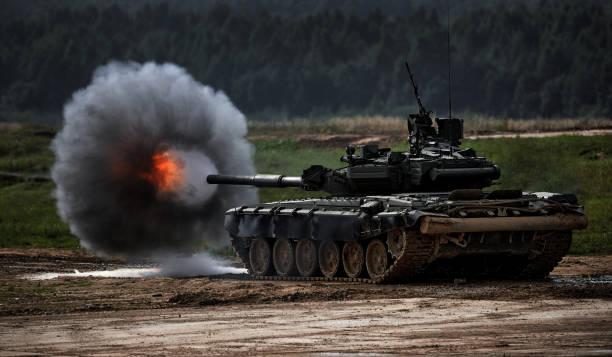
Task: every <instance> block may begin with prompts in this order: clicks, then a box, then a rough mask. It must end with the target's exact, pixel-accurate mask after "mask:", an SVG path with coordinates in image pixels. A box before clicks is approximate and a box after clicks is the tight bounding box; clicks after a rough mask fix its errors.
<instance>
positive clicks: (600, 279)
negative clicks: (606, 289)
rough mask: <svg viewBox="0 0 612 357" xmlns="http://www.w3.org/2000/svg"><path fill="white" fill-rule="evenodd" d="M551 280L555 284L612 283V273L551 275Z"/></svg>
mask: <svg viewBox="0 0 612 357" xmlns="http://www.w3.org/2000/svg"><path fill="white" fill-rule="evenodd" d="M550 281H552V282H553V283H554V284H563V285H584V284H612V275H598V276H588V275H587V276H580V275H551V276H550Z"/></svg>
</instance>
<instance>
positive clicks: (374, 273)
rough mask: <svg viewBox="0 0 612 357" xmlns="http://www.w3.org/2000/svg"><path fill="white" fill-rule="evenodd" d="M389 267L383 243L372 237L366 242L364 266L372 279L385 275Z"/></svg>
mask: <svg viewBox="0 0 612 357" xmlns="http://www.w3.org/2000/svg"><path fill="white" fill-rule="evenodd" d="M388 267H389V258H388V253H387V247H385V243H383V242H382V241H380V240H379V239H374V240H373V241H371V242H370V244H368V249H367V251H366V268H367V270H368V274H370V277H371V278H372V279H379V278H382V277H383V275H385V271H386V270H387V268H388Z"/></svg>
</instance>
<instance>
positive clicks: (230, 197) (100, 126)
mask: <svg viewBox="0 0 612 357" xmlns="http://www.w3.org/2000/svg"><path fill="white" fill-rule="evenodd" d="M246 132H247V125H246V119H245V117H244V115H243V114H242V113H241V112H240V111H239V110H238V109H237V108H236V107H235V106H234V105H233V104H232V103H231V101H230V99H229V98H228V97H227V96H226V95H225V94H224V93H223V92H220V91H215V90H213V89H212V88H210V87H208V86H205V85H202V84H200V83H198V82H197V81H195V80H194V79H193V78H192V77H191V76H190V75H189V74H188V73H187V72H186V71H185V70H184V69H183V68H180V67H178V66H176V65H174V64H155V63H145V64H137V63H118V62H111V63H109V64H108V65H105V66H102V67H100V68H98V69H97V70H96V71H95V73H94V76H93V80H92V83H91V84H90V85H89V86H88V87H86V88H84V89H81V90H79V91H77V92H75V93H74V94H73V97H72V99H71V100H70V101H69V102H68V103H67V104H66V105H65V107H64V124H63V128H62V130H61V131H60V132H59V133H58V135H57V136H56V138H55V139H54V140H53V143H52V149H53V151H54V152H55V156H56V161H55V164H54V166H53V168H52V170H51V176H52V178H53V181H54V182H55V184H56V186H57V188H56V190H55V197H56V199H57V207H58V212H59V215H60V217H61V218H62V219H63V220H64V221H65V222H67V223H68V224H69V225H70V229H71V232H72V233H73V234H75V235H76V236H77V237H79V239H80V241H81V245H82V246H84V247H85V248H88V249H91V250H94V251H96V252H98V253H104V254H114V255H121V256H126V257H135V256H143V255H150V254H155V253H156V252H160V251H164V252H167V251H168V250H169V251H170V252H173V253H182V252H183V253H184V252H190V251H192V250H193V247H194V246H195V245H197V244H199V243H202V242H205V243H206V244H207V245H208V246H211V247H220V246H223V245H225V244H227V243H228V236H227V233H226V232H225V231H224V229H223V218H224V216H223V213H224V210H225V209H227V208H229V207H232V206H237V205H241V204H245V203H254V202H256V201H257V192H256V190H254V189H252V188H249V187H235V186H234V187H225V186H218V187H210V185H208V184H206V183H205V177H204V176H205V174H207V173H208V174H211V173H215V172H217V171H218V172H227V173H235V174H244V175H251V174H253V173H254V172H255V170H254V165H253V162H252V153H253V148H252V146H251V145H250V143H249V142H248V141H246V139H245V138H244V136H245V135H246ZM164 150H170V151H171V152H174V153H178V154H177V155H179V156H180V157H181V160H180V161H181V165H187V167H188V168H189V172H190V174H189V175H188V176H189V177H188V180H189V182H188V183H189V190H188V191H187V190H183V191H181V192H177V193H176V194H175V195H174V196H173V197H172V199H167V197H168V196H167V195H160V194H158V192H157V191H159V189H158V187H156V186H155V185H153V184H151V182H147V180H144V179H143V177H146V175H142V174H139V173H141V172H147V170H149V171H150V170H151V168H150V166H151V165H152V163H151V162H152V161H151V160H152V159H151V158H152V157H153V156H154V155H155V154H156V153H159V152H162V151H164ZM200 175H202V177H201V178H200V177H199V176H200ZM200 179H201V181H199V180H200ZM156 190H157V191H156Z"/></svg>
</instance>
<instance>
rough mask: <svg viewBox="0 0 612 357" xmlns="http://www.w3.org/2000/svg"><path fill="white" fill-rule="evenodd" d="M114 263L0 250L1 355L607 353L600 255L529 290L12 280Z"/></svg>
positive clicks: (605, 283) (608, 261)
mask: <svg viewBox="0 0 612 357" xmlns="http://www.w3.org/2000/svg"><path fill="white" fill-rule="evenodd" d="M125 266H126V264H125V262H123V261H121V260H119V259H114V260H113V259H101V258H98V257H95V256H92V255H87V254H85V253H82V252H75V251H60V250H6V249H5V250H1V249H0V356H5V355H22V354H23V355H29V354H31V355H39V354H43V355H47V354H61V355H94V354H101V355H113V354H116V355H126V354H128V355H134V354H142V355H168V354H175V355H191V354H201V355H245V354H248V355H285V354H296V355H304V356H306V355H312V356H352V355H386V354H390V355H394V354H409V355H417V354H431V353H441V354H457V355H464V354H466V353H476V354H485V355H490V354H496V355H503V354H506V355H523V354H541V355H612V256H601V257H566V258H565V259H564V260H563V262H562V263H561V264H560V266H559V267H558V268H557V269H556V270H555V271H554V272H553V274H552V277H551V279H549V280H546V281H539V282H520V281H468V282H467V283H465V284H455V282H454V281H452V280H451V281H436V282H429V283H414V284H406V285H382V286H381V285H369V284H360V283H330V282H280V281H249V280H240V276H230V277H225V278H218V277H217V278H213V277H198V278H162V277H156V278H100V277H59V278H55V279H51V280H28V279H24V278H23V277H24V276H27V275H31V274H36V273H41V272H72V271H74V270H75V269H78V270H79V271H81V272H83V271H92V270H111V269H117V268H123V267H125Z"/></svg>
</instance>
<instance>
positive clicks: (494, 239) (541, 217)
mask: <svg viewBox="0 0 612 357" xmlns="http://www.w3.org/2000/svg"><path fill="white" fill-rule="evenodd" d="M454 196H457V195H454ZM459 196H461V195H459ZM479 196H484V197H487V196H490V197H495V196H500V195H499V194H498V195H490V194H486V195H485V194H482V195H479ZM586 224H587V220H586V216H585V214H584V212H583V210H582V208H581V207H580V206H577V205H576V200H575V197H573V196H568V195H557V194H533V193H522V194H520V195H519V196H517V197H514V198H505V199H487V198H484V199H476V200H456V199H454V197H453V194H451V193H444V192H442V193H407V194H396V195H389V196H365V197H329V198H318V199H300V200H287V201H278V202H271V203H266V204H260V205H253V206H243V207H238V208H233V209H230V210H228V211H227V212H226V216H225V227H226V229H227V231H228V232H229V233H230V235H231V236H232V244H233V247H234V249H235V251H236V253H237V255H238V256H239V257H240V258H241V260H242V261H243V263H244V266H245V268H247V269H248V270H249V273H250V274H251V275H253V276H258V277H259V278H262V279H263V278H272V277H275V276H277V277H278V276H280V277H282V278H286V279H292V280H295V279H300V278H308V279H314V278H317V276H320V277H323V278H326V279H349V280H355V279H359V280H363V281H368V282H374V283H392V282H405V281H413V280H418V279H423V278H440V277H455V278H457V277H483V278H512V279H537V278H543V277H545V276H546V275H547V274H548V273H549V272H550V271H551V270H552V269H553V268H554V266H555V265H556V264H557V263H558V262H559V261H560V260H561V258H562V257H563V256H564V255H565V254H566V253H567V251H568V250H569V247H570V244H571V231H572V230H574V229H581V228H584V227H586ZM256 239H259V241H258V244H257V245H254V244H252V243H253V242H254V240H256ZM279 241H282V242H279ZM313 243H314V244H313ZM251 246H256V247H258V248H251ZM296 246H297V247H310V248H295V247H296ZM292 247H293V248H292ZM255 249H257V251H255ZM291 249H293V251H291ZM308 249H309V250H308ZM315 249H316V252H315ZM254 257H256V258H254ZM266 257H268V258H266ZM253 259H259V260H257V261H254V260H253ZM266 259H268V260H269V263H268V262H267V261H266ZM296 259H298V260H300V262H303V261H312V260H313V259H314V260H318V264H319V265H320V269H318V270H317V271H316V272H315V273H313V270H312V269H307V270H305V269H295V268H292V269H289V268H291V267H292V266H293V265H292V264H295V263H294V260H296ZM304 259H306V260H304ZM308 259H310V260H308ZM262 263H265V264H268V265H265V264H264V266H265V267H269V268H267V270H266V269H259V270H257V271H254V270H253V269H252V264H257V266H262V265H261V264H262ZM302 265H304V264H303V263H302ZM274 266H278V267H288V268H287V269H288V270H286V271H285V269H284V268H278V269H275V268H274Z"/></svg>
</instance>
